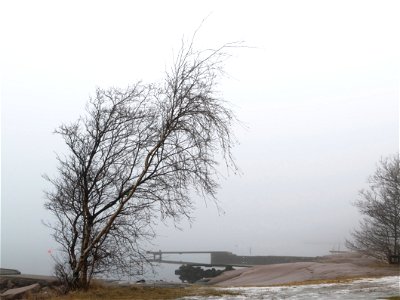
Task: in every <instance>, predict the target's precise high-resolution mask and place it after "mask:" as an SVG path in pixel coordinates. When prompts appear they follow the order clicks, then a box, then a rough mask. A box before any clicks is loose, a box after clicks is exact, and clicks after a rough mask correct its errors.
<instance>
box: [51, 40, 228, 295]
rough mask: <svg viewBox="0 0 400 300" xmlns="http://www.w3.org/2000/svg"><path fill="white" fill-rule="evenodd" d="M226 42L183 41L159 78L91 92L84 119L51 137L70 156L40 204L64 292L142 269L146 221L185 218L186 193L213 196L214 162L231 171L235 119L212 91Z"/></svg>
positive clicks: (189, 205)
mask: <svg viewBox="0 0 400 300" xmlns="http://www.w3.org/2000/svg"><path fill="white" fill-rule="evenodd" d="M232 46H233V45H230V44H229V45H225V46H223V47H221V48H219V49H217V50H207V51H201V52H198V51H194V50H193V47H192V44H190V45H189V46H187V47H186V46H185V45H183V46H182V48H181V50H180V52H179V53H178V55H177V58H176V61H175V63H174V64H173V67H172V68H171V70H170V71H169V72H166V79H165V82H163V83H162V84H158V85H155V84H151V85H146V84H142V83H137V84H135V85H133V86H130V87H128V88H127V89H117V88H112V89H108V90H103V89H98V90H97V91H96V95H95V97H93V98H92V99H90V101H89V103H88V105H87V109H86V114H85V115H84V116H83V117H81V118H80V119H79V120H78V121H76V122H75V123H73V124H70V125H62V126H61V127H59V129H58V130H57V131H56V132H57V133H58V134H60V135H61V136H62V137H63V139H64V141H65V143H66V145H67V146H68V150H69V152H68V154H67V155H66V156H59V157H58V162H59V167H58V176H57V177H56V178H48V177H47V179H48V180H49V181H50V182H51V183H52V185H53V188H52V189H51V191H49V192H48V193H47V199H48V201H47V202H46V208H47V209H49V210H50V211H51V212H52V213H53V214H54V215H55V216H56V220H57V221H56V222H55V223H54V224H51V225H50V226H51V227H52V228H53V230H54V238H55V239H56V241H57V242H58V243H59V244H60V245H61V246H62V251H63V253H64V254H65V257H66V258H65V263H64V264H60V265H59V266H58V270H59V272H60V273H61V274H63V276H65V278H66V280H67V281H68V282H69V284H70V285H71V287H83V288H86V287H87V286H88V284H89V282H90V279H91V278H92V276H93V275H94V274H97V273H103V272H108V273H112V272H114V273H123V274H132V273H135V272H138V271H139V272H140V270H141V265H142V263H143V261H144V258H143V256H142V253H143V252H142V251H141V249H140V245H139V243H138V242H139V241H140V240H141V239H143V238H147V237H151V236H152V235H153V232H152V230H151V224H152V222H153V218H154V217H155V216H160V215H161V217H162V218H173V219H174V220H177V219H179V218H180V217H182V216H187V217H188V216H189V214H190V212H191V210H192V204H193V203H192V200H191V198H190V197H189V195H190V191H191V190H192V189H194V190H196V191H197V192H198V193H199V194H201V195H203V196H204V197H211V198H215V193H216V189H217V188H218V183H217V169H216V168H217V165H218V161H219V160H222V161H224V162H225V163H226V164H227V166H228V168H230V169H233V170H236V165H235V163H234V161H233V159H232V155H231V148H232V146H233V145H234V139H233V137H232V134H231V125H232V122H233V121H234V115H233V113H232V111H231V110H230V109H228V108H227V106H226V103H225V102H224V101H223V100H222V99H220V98H219V93H218V91H217V90H216V87H217V83H218V82H217V79H218V78H219V75H220V74H221V71H222V69H221V67H222V63H223V61H224V59H225V57H226V49H227V48H229V47H232ZM61 263H62V262H61Z"/></svg>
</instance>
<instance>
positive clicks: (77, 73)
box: [0, 1, 400, 274]
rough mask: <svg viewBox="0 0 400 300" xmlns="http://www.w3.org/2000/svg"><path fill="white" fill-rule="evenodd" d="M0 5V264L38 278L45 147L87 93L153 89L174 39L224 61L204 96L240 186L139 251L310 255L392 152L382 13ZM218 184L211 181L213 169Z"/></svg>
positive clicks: (165, 228) (343, 6)
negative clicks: (228, 112)
mask: <svg viewBox="0 0 400 300" xmlns="http://www.w3.org/2000/svg"><path fill="white" fill-rule="evenodd" d="M216 2H217V1H147V2H146V3H139V1H136V2H134V1H79V2H78V1H57V2H56V1H2V4H1V7H0V27H1V41H2V47H1V76H2V77H1V90H0V92H1V266H2V267H9V268H16V269H19V270H20V271H22V272H25V273H36V274H49V273H50V272H51V268H52V260H51V257H50V256H49V254H48V250H49V249H53V251H54V250H55V249H57V245H56V244H55V243H54V241H53V240H52V238H51V236H50V232H49V230H48V229H47V228H46V227H45V226H43V224H42V220H44V221H50V220H51V216H50V215H49V214H48V213H47V212H46V211H45V210H44V208H43V204H44V200H45V199H44V194H43V191H44V190H46V189H47V188H48V184H47V183H46V182H45V181H44V180H43V179H42V177H41V175H42V174H44V173H46V174H49V175H50V176H53V175H55V174H56V165H57V164H56V159H55V152H57V153H66V152H65V150H66V149H65V147H64V145H63V143H62V141H61V138H60V137H58V136H56V135H54V134H52V132H53V131H54V129H55V128H56V127H58V126H59V125H60V124H61V123H68V122H72V121H74V120H76V119H77V118H78V117H79V115H81V114H83V112H84V107H85V103H86V101H87V100H88V98H89V96H90V95H93V94H94V91H95V88H96V86H100V87H103V88H107V87H111V86H114V87H125V86H127V85H128V84H132V83H135V82H137V81H138V80H143V81H144V82H153V81H159V80H162V78H163V76H164V74H165V73H164V72H165V70H166V69H167V68H168V66H170V65H171V63H172V60H173V55H174V53H176V52H177V50H178V49H179V47H180V43H181V39H182V37H183V36H185V37H187V38H189V37H190V36H191V34H192V33H193V32H194V30H195V29H196V28H197V27H198V26H199V24H200V23H201V22H202V20H203V19H204V18H207V19H206V21H205V22H204V24H203V25H202V27H201V30H200V31H199V33H198V36H197V39H196V47H197V48H198V49H204V48H212V47H218V46H220V45H222V44H223V43H226V42H232V41H245V44H246V45H248V46H249V48H246V49H236V50H233V51H232V57H231V58H230V59H229V60H228V61H227V62H226V65H225V67H226V68H225V70H226V72H227V74H228V75H229V76H227V77H225V78H223V79H222V81H221V85H220V87H219V88H220V91H221V93H222V95H223V97H224V98H225V99H226V100H228V101H229V102H230V103H231V105H232V108H233V109H234V111H235V112H236V114H237V117H238V118H239V119H240V120H241V122H242V125H237V126H236V127H235V128H234V131H235V134H236V136H237V139H238V141H239V142H240V144H239V145H237V147H236V148H235V149H234V155H235V158H236V162H237V163H238V165H239V167H240V169H241V173H242V174H241V175H240V176H233V175H232V174H230V176H225V177H222V178H221V180H220V183H221V189H220V190H219V193H218V200H219V205H220V206H221V210H218V209H217V208H216V206H215V205H214V204H213V203H212V202H209V203H204V201H203V200H201V199H199V200H198V201H197V202H196V203H197V209H196V210H195V211H194V213H193V217H194V221H193V222H192V223H191V224H190V223H189V222H187V221H183V222H182V223H181V224H180V228H181V230H178V229H177V228H175V226H174V225H173V224H170V223H167V224H165V225H163V224H161V225H159V226H158V227H157V232H158V234H159V236H158V237H157V239H156V240H155V241H154V242H153V243H154V245H152V246H151V249H149V250H158V249H161V250H182V251H183V250H221V251H232V252H234V253H236V254H243V255H248V254H250V253H251V254H253V255H274V254H275V255H324V254H327V253H328V251H329V250H331V249H332V248H333V247H335V248H338V247H341V248H342V249H343V248H344V245H343V243H344V240H345V239H346V238H348V237H349V232H350V230H351V229H352V228H354V227H355V226H357V224H358V222H359V220H360V216H359V214H358V212H357V211H356V209H355V208H354V207H352V205H351V203H352V201H354V200H356V199H357V197H358V191H359V190H360V189H362V188H365V187H366V179H367V177H368V176H369V175H371V174H372V173H373V172H374V170H375V166H376V162H377V161H378V160H379V159H380V157H382V156H387V155H390V154H393V153H395V152H397V151H398V150H399V86H400V84H399V83H400V76H399V66H400V63H399V54H398V53H400V45H399V43H400V42H399V39H398V34H399V28H400V21H399V18H398V12H399V8H400V5H399V4H398V2H396V1H334V2H333V1H331V2H327V1H218V2H217V3H216ZM221 170H222V172H223V169H221Z"/></svg>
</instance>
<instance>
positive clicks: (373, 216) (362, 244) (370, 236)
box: [347, 154, 400, 262]
mask: <svg viewBox="0 0 400 300" xmlns="http://www.w3.org/2000/svg"><path fill="white" fill-rule="evenodd" d="M369 185H370V188H369V189H367V190H362V191H360V196H361V199H360V200H359V201H357V202H356V203H355V206H356V207H357V208H358V209H359V211H360V212H361V213H362V214H363V215H364V219H363V221H362V222H361V223H360V228H359V229H358V230H354V231H353V232H352V236H353V241H347V247H348V248H350V249H353V250H357V251H361V252H364V253H366V254H368V255H370V256H373V257H376V258H378V259H382V260H386V261H388V262H395V261H397V262H398V258H399V255H400V158H399V154H397V155H393V156H391V157H389V158H386V159H382V160H381V162H380V164H379V166H378V168H377V170H376V172H375V174H374V175H373V176H371V177H370V178H369ZM396 258H397V259H396Z"/></svg>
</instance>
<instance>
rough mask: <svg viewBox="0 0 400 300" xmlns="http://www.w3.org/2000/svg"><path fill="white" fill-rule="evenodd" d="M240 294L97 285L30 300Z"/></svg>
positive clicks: (191, 288)
mask: <svg viewBox="0 0 400 300" xmlns="http://www.w3.org/2000/svg"><path fill="white" fill-rule="evenodd" d="M223 295H238V293H237V292H232V291H221V290H218V289H214V288H210V287H203V286H188V287H157V286H95V287H92V288H90V289H89V290H88V291H86V292H85V291H75V292H70V293H68V294H67V295H61V296H55V295H50V294H47V295H44V294H36V295H31V296H30V297H29V298H28V299H29V300H128V299H129V300H138V299H154V300H156V299H162V300H167V299H177V298H181V297H186V296H215V297H218V296H223Z"/></svg>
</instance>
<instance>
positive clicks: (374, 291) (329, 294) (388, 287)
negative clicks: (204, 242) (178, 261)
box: [182, 276, 400, 300]
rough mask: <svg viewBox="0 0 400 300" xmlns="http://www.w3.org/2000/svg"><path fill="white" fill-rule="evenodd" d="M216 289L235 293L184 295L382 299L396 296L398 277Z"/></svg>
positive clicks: (237, 298)
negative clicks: (234, 294) (349, 281)
mask: <svg viewBox="0 0 400 300" xmlns="http://www.w3.org/2000/svg"><path fill="white" fill-rule="evenodd" d="M220 290H227V291H235V292H239V293H240V295H238V296H225V297H185V298H182V299H185V300H203V299H208V300H214V299H220V300H243V299H254V300H258V299H292V300H306V299H341V300H356V299H385V298H387V297H389V296H400V276H388V277H382V278H368V279H362V280H356V281H353V282H351V283H340V284H315V285H302V286H292V287H288V286H285V287H283V286H282V287H235V288H220Z"/></svg>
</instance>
